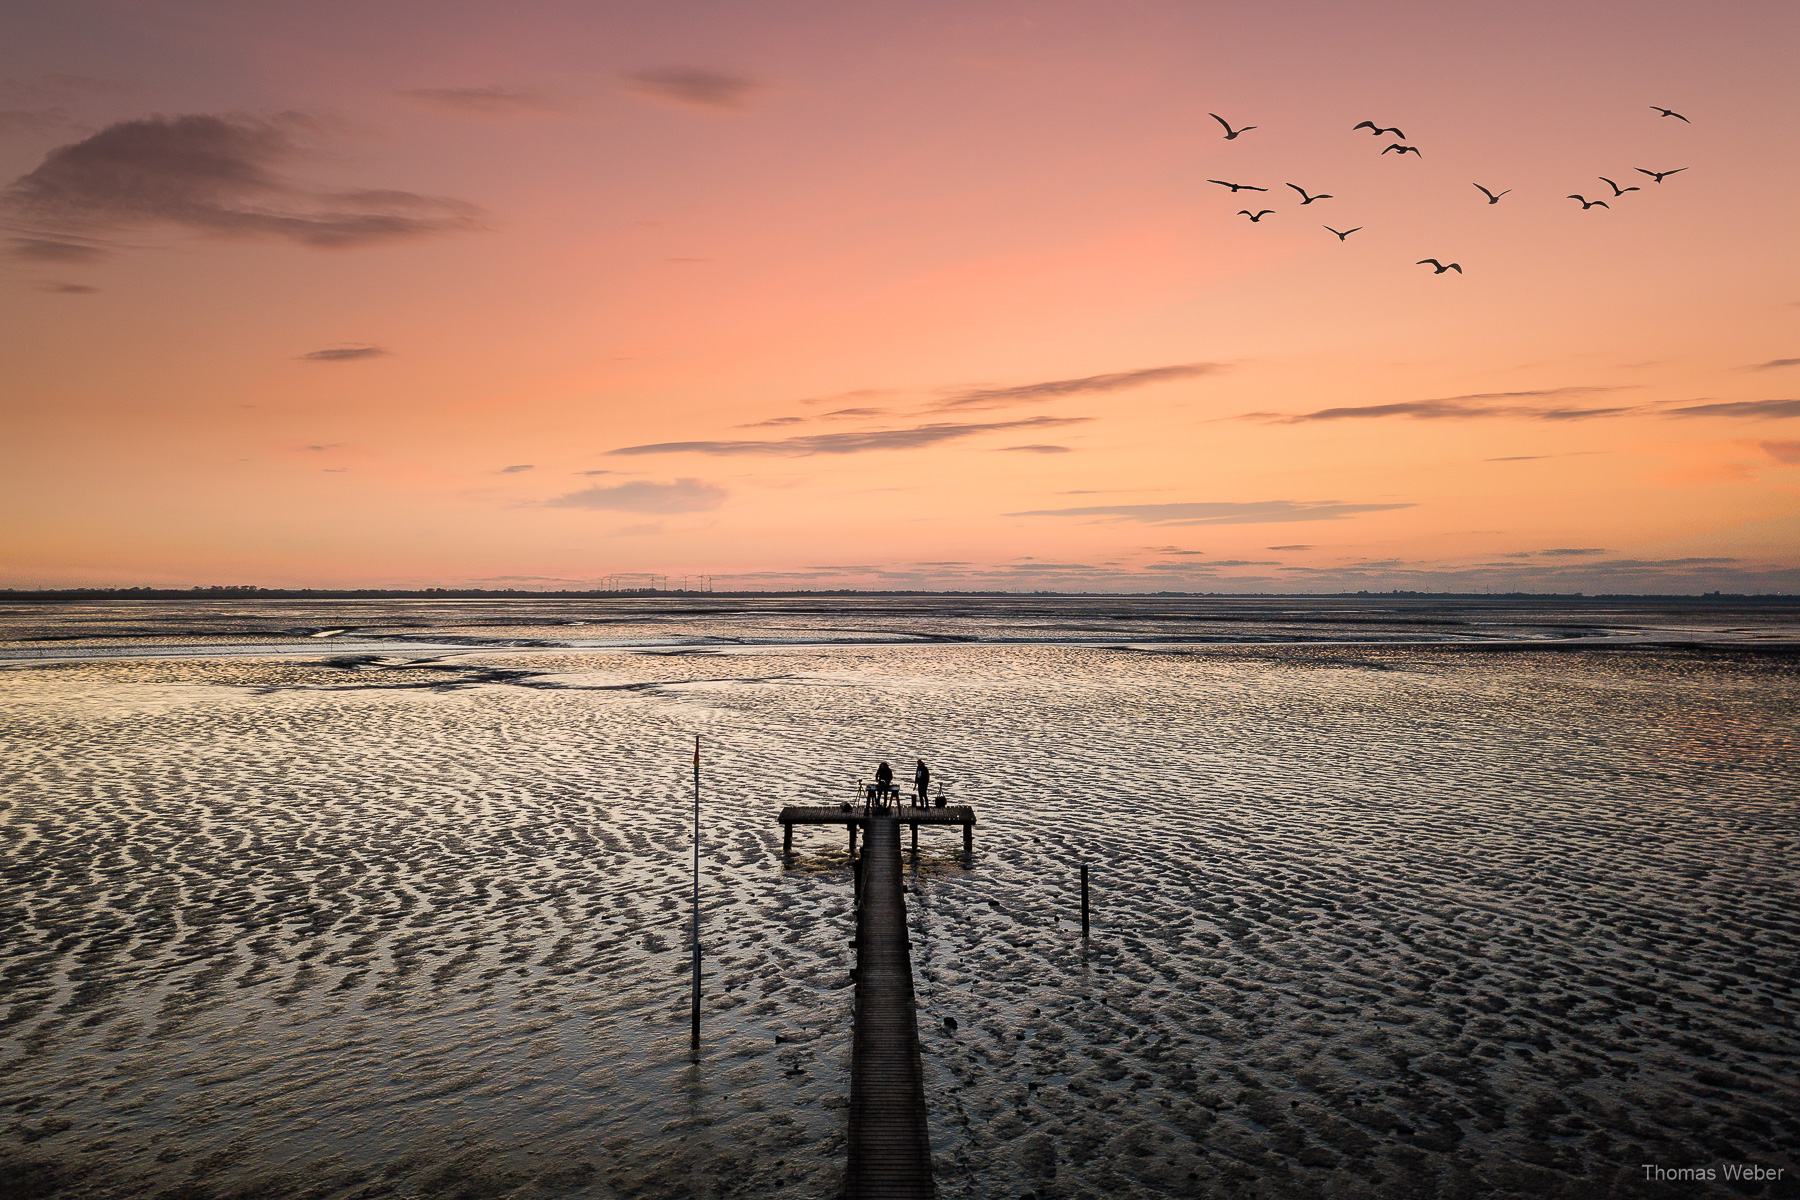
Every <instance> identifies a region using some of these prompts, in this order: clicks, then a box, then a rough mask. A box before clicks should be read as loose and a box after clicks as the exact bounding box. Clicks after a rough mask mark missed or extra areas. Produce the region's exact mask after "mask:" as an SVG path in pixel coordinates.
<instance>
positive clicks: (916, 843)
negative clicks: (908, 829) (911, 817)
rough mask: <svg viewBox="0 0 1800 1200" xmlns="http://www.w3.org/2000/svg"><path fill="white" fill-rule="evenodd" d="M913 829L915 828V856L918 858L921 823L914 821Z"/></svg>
mask: <svg viewBox="0 0 1800 1200" xmlns="http://www.w3.org/2000/svg"><path fill="white" fill-rule="evenodd" d="M912 829H913V857H914V858H917V857H919V823H918V822H917V821H914V822H913V823H912Z"/></svg>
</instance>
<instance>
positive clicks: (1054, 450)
mask: <svg viewBox="0 0 1800 1200" xmlns="http://www.w3.org/2000/svg"><path fill="white" fill-rule="evenodd" d="M1000 449H1001V450H1023V451H1025V452H1026V453H1028V454H1068V453H1070V449H1069V447H1067V446H1046V445H1041V444H1040V445H1031V446H1001V447H1000Z"/></svg>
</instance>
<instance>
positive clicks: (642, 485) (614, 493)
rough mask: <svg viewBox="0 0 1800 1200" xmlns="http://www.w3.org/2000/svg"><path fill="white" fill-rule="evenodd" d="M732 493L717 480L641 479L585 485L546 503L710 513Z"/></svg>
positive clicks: (615, 509)
mask: <svg viewBox="0 0 1800 1200" xmlns="http://www.w3.org/2000/svg"><path fill="white" fill-rule="evenodd" d="M729 495H730V493H729V492H727V491H726V490H725V489H724V488H722V487H720V486H718V485H717V484H714V483H704V482H702V481H700V480H698V479H677V480H676V481H675V482H674V483H651V482H649V481H647V480H637V481H634V482H632V483H618V484H613V485H611V486H599V485H597V486H595V487H590V488H583V489H582V490H581V491H579V492H570V493H569V494H568V495H566V496H558V497H556V498H555V499H554V500H546V501H544V504H545V505H546V506H548V507H550V508H586V509H593V510H595V511H600V512H633V513H689V512H707V511H709V510H711V509H715V508H717V507H719V506H720V505H721V504H723V503H725V500H726V497H727V496H729Z"/></svg>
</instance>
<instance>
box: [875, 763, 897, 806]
mask: <svg viewBox="0 0 1800 1200" xmlns="http://www.w3.org/2000/svg"><path fill="white" fill-rule="evenodd" d="M899 794H900V790H899V789H898V788H896V787H895V786H894V768H892V767H890V766H888V765H887V763H885V762H884V763H882V764H881V765H880V766H879V767H876V768H875V795H876V797H877V798H879V799H880V800H881V802H882V803H883V804H886V803H887V798H888V797H889V796H890V795H893V796H898V795H899Z"/></svg>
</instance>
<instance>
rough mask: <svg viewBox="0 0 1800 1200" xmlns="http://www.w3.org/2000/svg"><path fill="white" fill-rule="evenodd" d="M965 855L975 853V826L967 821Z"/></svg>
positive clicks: (964, 843) (964, 829)
mask: <svg viewBox="0 0 1800 1200" xmlns="http://www.w3.org/2000/svg"><path fill="white" fill-rule="evenodd" d="M963 853H964V854H973V853H975V826H974V825H972V824H970V823H969V822H967V821H964V822H963Z"/></svg>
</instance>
